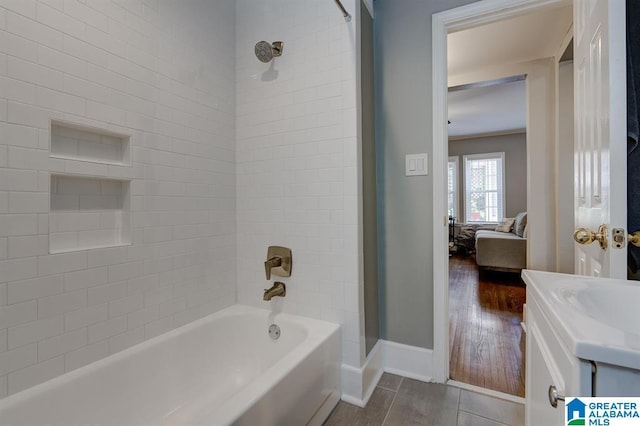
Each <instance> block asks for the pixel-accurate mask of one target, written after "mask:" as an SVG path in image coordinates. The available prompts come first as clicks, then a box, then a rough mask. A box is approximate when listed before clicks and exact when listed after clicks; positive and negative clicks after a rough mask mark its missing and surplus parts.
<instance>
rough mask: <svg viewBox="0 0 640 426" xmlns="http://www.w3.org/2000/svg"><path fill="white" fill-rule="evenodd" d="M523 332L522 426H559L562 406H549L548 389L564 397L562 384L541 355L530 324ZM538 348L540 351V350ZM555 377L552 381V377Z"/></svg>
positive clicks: (535, 330) (540, 341) (539, 341)
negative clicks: (524, 392) (524, 388)
mask: <svg viewBox="0 0 640 426" xmlns="http://www.w3.org/2000/svg"><path fill="white" fill-rule="evenodd" d="M528 322H529V326H528V329H527V370H526V375H527V377H526V383H527V405H526V424H527V425H529V426H533V425H560V424H563V420H564V402H563V401H558V406H557V407H556V408H554V407H552V406H551V404H550V403H549V398H548V392H549V386H550V385H554V386H556V388H557V389H558V392H559V393H560V394H562V395H564V392H565V389H564V380H562V378H559V377H558V373H557V372H553V373H552V370H553V369H554V367H553V366H550V365H548V363H547V360H545V356H544V355H543V353H548V350H549V349H548V348H546V347H544V340H543V339H542V338H541V334H540V330H539V329H538V327H537V325H536V324H535V323H534V322H533V321H528ZM541 345H542V346H543V347H541ZM554 376H555V377H554Z"/></svg>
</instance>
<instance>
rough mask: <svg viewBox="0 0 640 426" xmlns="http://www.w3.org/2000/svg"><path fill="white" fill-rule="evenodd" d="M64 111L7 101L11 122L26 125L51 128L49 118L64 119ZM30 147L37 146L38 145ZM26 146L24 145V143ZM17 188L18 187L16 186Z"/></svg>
mask: <svg viewBox="0 0 640 426" xmlns="http://www.w3.org/2000/svg"><path fill="white" fill-rule="evenodd" d="M62 117H63V115H62V113H61V112H57V111H51V110H48V109H45V108H40V107H37V106H34V105H27V104H24V103H20V102H12V101H9V102H7V120H8V121H9V122H10V123H15V124H20V125H24V126H33V127H37V128H39V129H47V130H48V129H49V120H51V119H55V120H62ZM29 142H30V145H29V147H31V148H37V146H31V141H29ZM23 146H24V145H23ZM14 189H16V188H14Z"/></svg>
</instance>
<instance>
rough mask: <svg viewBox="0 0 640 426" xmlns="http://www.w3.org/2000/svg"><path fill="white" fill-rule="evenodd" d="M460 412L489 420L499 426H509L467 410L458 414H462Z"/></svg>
mask: <svg viewBox="0 0 640 426" xmlns="http://www.w3.org/2000/svg"><path fill="white" fill-rule="evenodd" d="M460 412H463V413H467V414H471V415H472V416H476V417H480V418H481V419H485V420H489V421H490V422H493V423H496V424H498V425H499V426H509V425H507V424H505V423H502V422H499V421H497V420H496V419H492V418H490V417H486V416H483V415H481V414H478V413H472V412H471V411H467V410H458V414H460Z"/></svg>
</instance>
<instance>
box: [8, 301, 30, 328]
mask: <svg viewBox="0 0 640 426" xmlns="http://www.w3.org/2000/svg"><path fill="white" fill-rule="evenodd" d="M37 316H38V304H37V303H36V302H35V301H31V302H24V303H16V304H12V305H8V306H2V307H0V324H2V325H3V326H4V327H13V326H16V325H18V324H23V323H26V322H30V321H34V320H35V319H36V318H37Z"/></svg>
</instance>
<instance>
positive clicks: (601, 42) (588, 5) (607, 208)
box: [573, 0, 627, 279]
mask: <svg viewBox="0 0 640 426" xmlns="http://www.w3.org/2000/svg"><path fill="white" fill-rule="evenodd" d="M573 5H574V6H573V7H574V15H573V18H574V49H575V51H574V55H575V56H574V81H575V136H576V142H575V148H574V151H575V180H576V181H575V184H576V185H575V192H576V194H575V196H576V199H575V204H574V205H575V208H576V212H575V218H576V228H577V229H578V228H586V229H588V230H591V231H593V232H594V233H593V234H590V235H589V236H588V235H587V234H586V233H585V232H582V233H581V235H578V234H576V241H577V240H579V239H582V241H583V244H576V245H577V247H576V251H575V253H576V268H575V271H576V273H577V274H580V275H591V276H602V277H612V278H622V279H626V278H627V266H626V265H627V250H626V241H625V240H626V231H624V232H620V231H618V233H619V234H621V235H622V237H623V238H624V239H623V240H622V243H621V244H620V241H619V236H618V242H617V243H616V242H615V241H613V240H612V233H613V231H614V230H616V229H617V230H624V229H625V228H626V223H627V177H626V176H627V175H626V173H627V145H626V144H627V136H626V131H627V120H626V117H627V115H626V114H627V112H626V96H627V95H626V62H625V61H626V56H625V55H626V50H625V46H626V36H625V2H624V1H622V0H575V1H574V2H573ZM601 225H604V227H603V228H602V229H603V232H602V235H599V233H598V230H599V228H600V227H601ZM594 237H595V238H596V240H595V241H593V242H592V243H591V244H589V240H593V239H594ZM600 240H602V241H603V244H601V241H600Z"/></svg>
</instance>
